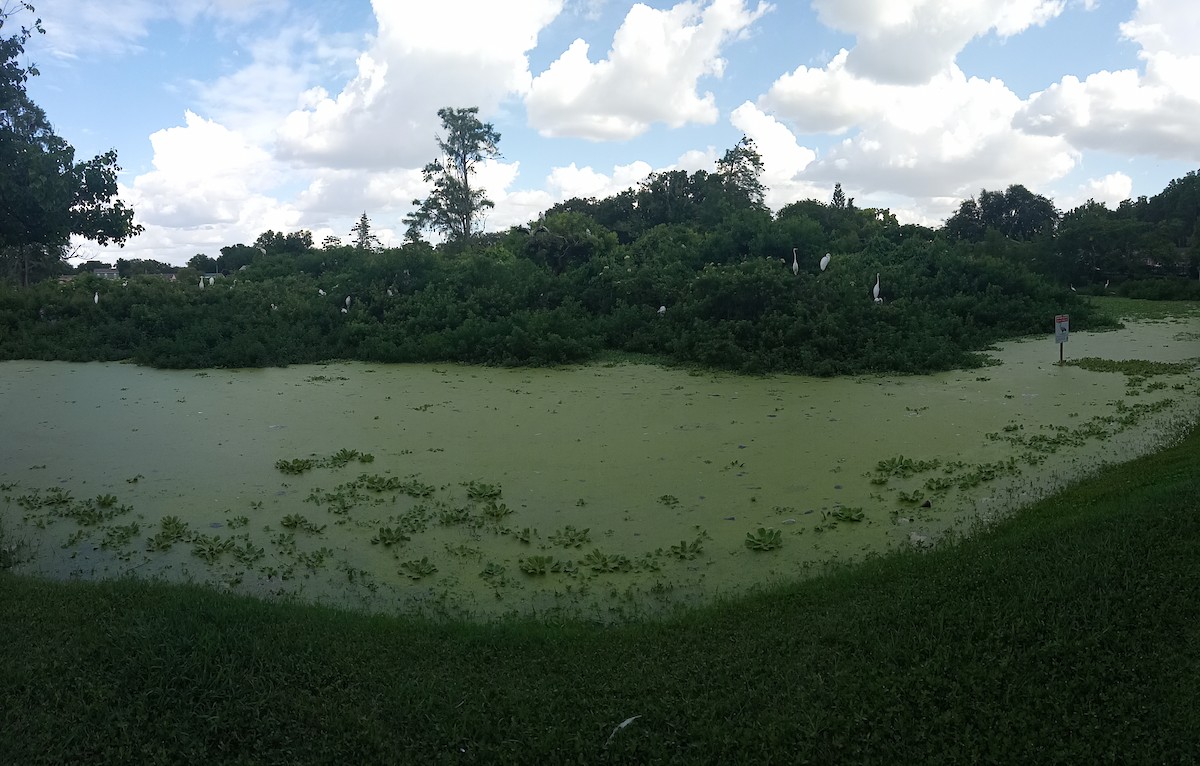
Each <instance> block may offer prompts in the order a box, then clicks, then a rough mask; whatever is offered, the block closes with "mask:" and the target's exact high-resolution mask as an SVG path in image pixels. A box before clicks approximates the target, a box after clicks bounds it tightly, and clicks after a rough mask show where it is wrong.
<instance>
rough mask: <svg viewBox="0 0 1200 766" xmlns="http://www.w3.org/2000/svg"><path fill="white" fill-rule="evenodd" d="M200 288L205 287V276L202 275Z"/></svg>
mask: <svg viewBox="0 0 1200 766" xmlns="http://www.w3.org/2000/svg"><path fill="white" fill-rule="evenodd" d="M200 289H201V290H203V289H204V277H200Z"/></svg>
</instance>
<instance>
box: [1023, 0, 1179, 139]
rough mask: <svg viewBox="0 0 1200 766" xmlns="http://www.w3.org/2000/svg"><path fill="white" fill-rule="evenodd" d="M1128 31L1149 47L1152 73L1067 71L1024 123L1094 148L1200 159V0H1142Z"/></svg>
mask: <svg viewBox="0 0 1200 766" xmlns="http://www.w3.org/2000/svg"><path fill="white" fill-rule="evenodd" d="M1121 31H1122V33H1123V34H1124V35H1125V36H1126V37H1127V38H1128V39H1130V40H1132V41H1134V42H1136V43H1138V45H1140V46H1141V51H1140V52H1139V54H1138V55H1139V58H1141V60H1142V61H1143V62H1144V65H1145V71H1144V72H1142V73H1139V72H1138V71H1136V70H1133V69H1124V70H1120V71H1116V72H1107V71H1105V72H1096V73H1094V74H1091V75H1089V76H1088V77H1086V78H1085V79H1083V80H1080V79H1079V78H1077V77H1074V76H1070V75H1068V76H1066V77H1063V78H1062V79H1061V80H1060V81H1059V82H1057V83H1055V84H1054V85H1052V86H1050V87H1049V88H1047V89H1046V90H1044V91H1042V92H1040V93H1035V94H1033V96H1031V97H1030V99H1029V103H1028V105H1027V106H1026V107H1025V109H1024V110H1022V112H1021V113H1020V115H1018V117H1017V124H1018V125H1019V126H1020V127H1022V128H1023V129H1025V130H1027V131H1029V132H1031V133H1039V134H1042V135H1062V136H1065V137H1066V138H1068V139H1069V140H1070V141H1071V142H1072V143H1074V144H1075V145H1077V146H1079V147H1082V148H1087V149H1101V150H1108V151H1113V152H1116V153H1120V154H1142V155H1150V156H1157V157H1165V158H1170V159H1179V160H1185V161H1189V162H1196V161H1197V160H1200V54H1197V53H1196V52H1195V42H1194V41H1195V40H1196V39H1197V37H1200V5H1198V4H1196V3H1195V2H1193V1H1192V0H1155V1H1154V2H1149V1H1148V0H1142V2H1140V3H1139V6H1138V9H1137V11H1136V12H1135V13H1134V16H1133V18H1132V19H1130V20H1129V21H1128V22H1126V23H1124V24H1122V25H1121Z"/></svg>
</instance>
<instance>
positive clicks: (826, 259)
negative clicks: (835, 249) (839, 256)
mask: <svg viewBox="0 0 1200 766" xmlns="http://www.w3.org/2000/svg"><path fill="white" fill-rule="evenodd" d="M827 266H829V253H825V257H823V258H822V259H821V271H824V270H825V268H826V267H827Z"/></svg>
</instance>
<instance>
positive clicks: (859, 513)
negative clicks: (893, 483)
mask: <svg viewBox="0 0 1200 766" xmlns="http://www.w3.org/2000/svg"><path fill="white" fill-rule="evenodd" d="M901 494H903V493H901ZM866 517H867V515H866V513H865V512H864V511H863V509H862V508H835V509H833V510H832V511H830V513H829V518H831V519H834V520H836V521H848V522H852V523H853V522H859V521H862V520H863V519H865V518H866Z"/></svg>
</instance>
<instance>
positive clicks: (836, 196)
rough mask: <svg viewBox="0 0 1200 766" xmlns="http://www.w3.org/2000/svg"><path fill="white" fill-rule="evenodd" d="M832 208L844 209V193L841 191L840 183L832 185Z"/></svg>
mask: <svg viewBox="0 0 1200 766" xmlns="http://www.w3.org/2000/svg"><path fill="white" fill-rule="evenodd" d="M833 206H834V207H836V208H839V209H840V208H844V207H846V192H844V191H842V185H841V184H840V183H835V184H834V185H833Z"/></svg>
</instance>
